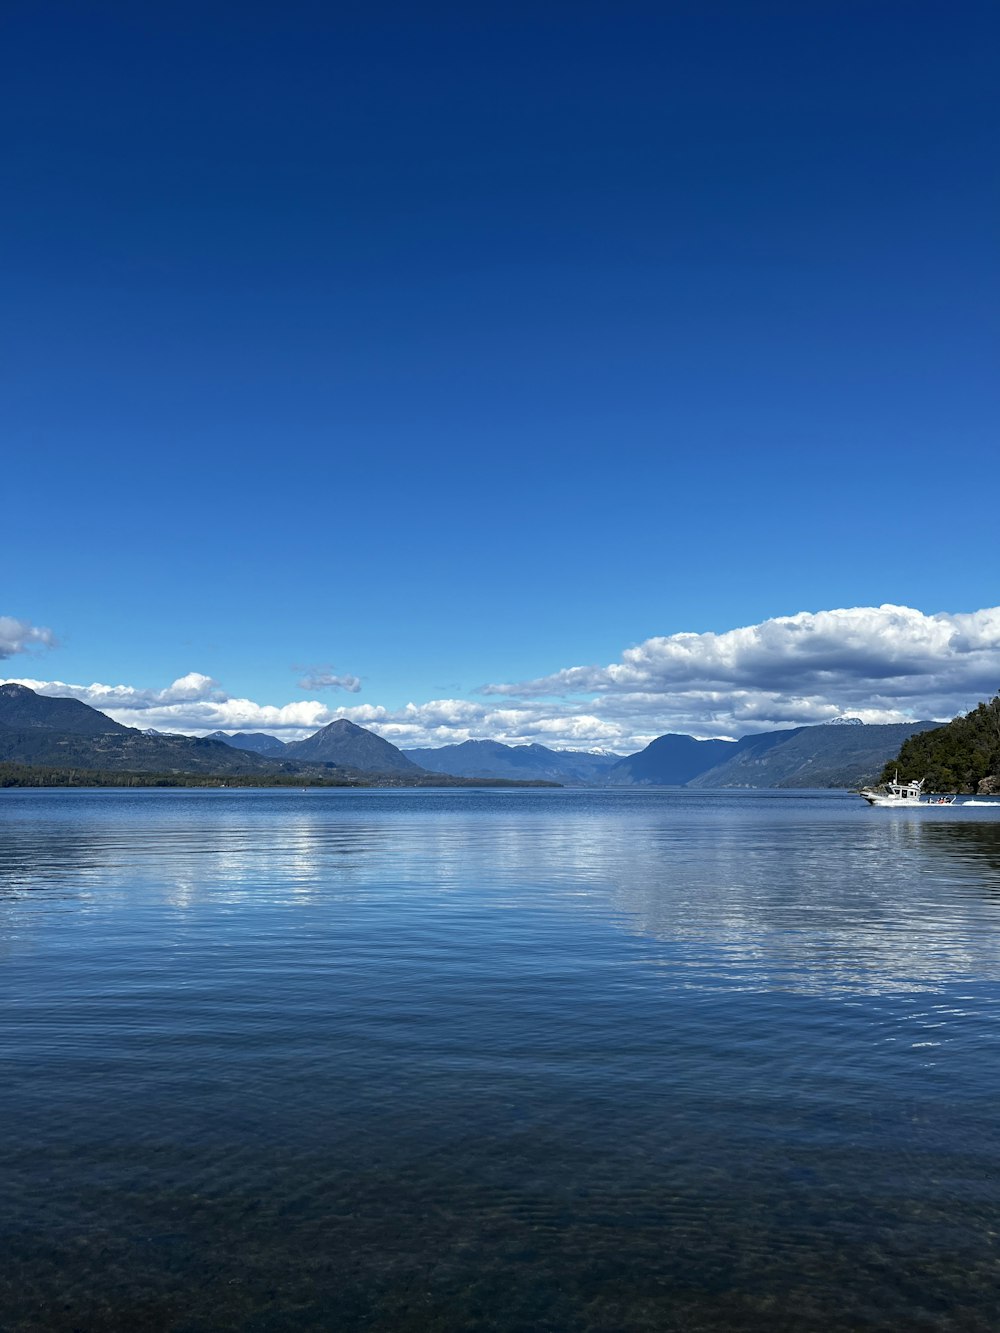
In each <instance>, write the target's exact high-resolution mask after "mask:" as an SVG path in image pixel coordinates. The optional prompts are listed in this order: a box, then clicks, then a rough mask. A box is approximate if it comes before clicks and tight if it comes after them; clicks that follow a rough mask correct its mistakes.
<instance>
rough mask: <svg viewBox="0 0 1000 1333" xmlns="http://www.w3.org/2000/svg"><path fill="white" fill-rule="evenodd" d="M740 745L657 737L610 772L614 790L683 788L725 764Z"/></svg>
mask: <svg viewBox="0 0 1000 1333" xmlns="http://www.w3.org/2000/svg"><path fill="white" fill-rule="evenodd" d="M738 744H739V742H738V741H719V740H711V741H696V740H695V739H694V737H693V736H679V735H675V734H674V733H668V734H667V735H666V736H657V738H656V740H655V741H650V743H649V744H648V745H647V746H646V748H645V749H644V750H640V751H639V753H638V754H630V755H628V756H627V757H626V758H625V759H620V760H619V761H618V763H616V764H614V765H613V767H612V768H611V769H610V770H609V771H608V774H607V782H608V785H609V786H613V787H683V786H684V785H685V784H686V783H688V782H690V781H691V779H692V778H695V777H697V776H698V774H699V773H704V772H705V771H706V769H709V768H714V767H715V766H716V765H717V764H720V763H722V762H723V760H724V759H725V758H728V756H729V755H730V754H731V753H732V752H733V750H734V748H735V747H736V746H737V745H738Z"/></svg>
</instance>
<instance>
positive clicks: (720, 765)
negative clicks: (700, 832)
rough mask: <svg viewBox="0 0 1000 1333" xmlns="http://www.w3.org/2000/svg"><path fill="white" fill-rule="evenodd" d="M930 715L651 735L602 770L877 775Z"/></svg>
mask: <svg viewBox="0 0 1000 1333" xmlns="http://www.w3.org/2000/svg"><path fill="white" fill-rule="evenodd" d="M937 725H938V724H937V723H935V722H904V723H899V724H895V725H891V726H878V725H875V726H872V725H866V724H865V723H863V722H861V721H860V720H859V719H857V718H851V719H838V720H837V721H836V722H834V723H828V724H826V725H823V726H818V727H789V728H787V729H785V730H783V731H765V732H760V733H759V734H758V735H756V736H744V737H743V738H742V739H741V740H738V741H721V740H709V741H697V740H694V738H693V737H691V736H676V735H666V736H658V737H657V739H656V740H655V741H651V742H650V744H649V745H647V746H646V748H645V750H641V751H640V752H639V753H638V754H633V755H629V756H628V757H627V758H626V759H622V760H621V761H620V762H619V763H617V764H615V766H614V767H613V768H612V769H611V771H610V772H609V773H608V775H607V782H608V784H609V786H643V787H680V786H687V787H699V788H706V787H854V786H859V785H860V784H861V783H864V782H870V781H872V780H873V779H874V778H876V777H877V776H878V773H879V771H880V769H881V768H882V765H883V764H884V763H885V761H886V759H887V758H888V757H889V756H890V755H893V754H895V753H896V751H897V750H898V749H899V747H900V745H901V744H902V743H903V741H904V740H905V739H906V737H908V736H912V735H913V734H914V732H917V731H924V730H927V729H929V728H932V727H935V726H937Z"/></svg>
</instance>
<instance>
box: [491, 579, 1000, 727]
mask: <svg viewBox="0 0 1000 1333" xmlns="http://www.w3.org/2000/svg"><path fill="white" fill-rule="evenodd" d="M998 686H1000V607H992V608H988V609H986V610H982V611H973V612H969V613H954V614H951V613H947V612H941V613H939V614H936V615H925V614H924V613H923V612H921V611H916V610H913V609H912V608H911V607H906V606H891V605H886V606H879V607H852V608H844V609H839V610H833V611H819V612H809V611H802V612H799V613H798V614H797V615H793V616H781V617H777V618H775V619H773V620H766V621H763V622H762V623H761V624H759V625H749V626H745V627H743V628H740V629H733V630H728V631H726V632H725V633H722V634H673V635H669V636H666V637H661V638H655V639H647V640H646V641H645V643H641V644H639V645H638V646H636V647H634V648H629V649H627V650H626V651H625V652H624V653H622V656H621V660H620V661H618V662H612V663H610V664H609V665H607V666H603V667H602V666H581V667H568V668H566V669H564V670H562V671H557V672H555V673H554V674H552V675H549V676H541V677H538V678H537V679H534V680H527V681H521V682H519V683H515V684H494V685H487V686H484V687H483V689H482V691H481V693H482V694H483V695H484V696H486V697H490V696H498V695H499V696H503V697H507V698H514V699H518V700H522V701H523V700H528V699H530V700H533V701H535V702H540V701H542V700H548V701H550V703H551V704H552V705H554V706H556V707H558V708H559V709H560V710H561V709H562V708H564V707H567V706H569V705H570V704H572V701H574V700H575V699H577V698H579V697H581V696H591V698H590V700H589V708H590V710H591V711H592V712H594V713H596V714H598V715H599V716H600V717H601V718H603V719H605V720H611V719H614V718H618V719H621V720H622V721H624V720H625V719H626V718H629V717H632V718H635V719H636V720H638V719H639V718H645V719H647V720H648V721H649V722H652V723H654V725H656V726H657V727H658V729H659V731H661V732H662V731H663V730H667V729H670V730H679V731H690V732H691V733H692V734H694V735H701V736H706V735H741V734H745V733H746V732H750V731H765V730H769V729H772V728H774V727H776V726H781V725H791V724H802V723H810V722H823V721H826V720H828V719H829V718H832V717H835V716H837V715H838V714H842V713H844V712H849V713H852V714H855V715H857V716H860V717H862V718H863V719H864V720H866V721H872V722H875V721H906V720H907V719H908V718H918V717H919V718H923V717H930V718H942V717H944V718H947V717H951V716H953V715H954V714H955V713H957V712H961V711H963V710H965V709H967V708H969V707H970V706H971V705H972V704H973V703H975V702H976V701H977V700H978V699H980V698H982V697H984V696H985V695H991V694H993V693H994V692H995V691H996V689H997V688H998Z"/></svg>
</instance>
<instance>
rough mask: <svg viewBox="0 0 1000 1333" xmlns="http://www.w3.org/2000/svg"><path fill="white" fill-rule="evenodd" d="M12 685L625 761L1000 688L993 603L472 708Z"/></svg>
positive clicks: (859, 619)
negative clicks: (670, 745) (671, 738)
mask: <svg viewBox="0 0 1000 1333" xmlns="http://www.w3.org/2000/svg"><path fill="white" fill-rule="evenodd" d="M3 623H4V622H2V621H0V624H3ZM18 623H20V622H18ZM45 633H48V631H45ZM325 674H327V673H325V672H322V671H320V672H318V673H317V680H316V682H315V683H314V684H313V686H312V688H316V689H319V688H340V689H347V690H349V691H350V692H351V693H356V692H357V691H356V690H354V689H352V688H351V685H349V684H344V683H343V682H344V681H355V680H356V679H357V678H355V677H331V680H336V681H337V682H338V683H337V684H330V685H320V684H319V679H320V678H322V677H323V676H324V675H325ZM304 679H306V678H304ZM20 683H21V684H25V685H28V686H30V687H31V688H32V689H36V690H38V691H39V692H40V693H43V694H50V695H58V694H66V695H72V696H73V697H74V698H77V699H82V700H83V701H84V702H85V703H89V704H91V705H92V706H94V707H95V708H99V709H101V711H102V712H105V713H108V714H110V716H112V717H113V718H115V720H116V721H118V722H124V723H125V724H126V725H129V726H139V727H155V728H156V729H157V730H160V731H179V732H190V733H202V732H207V731H214V730H216V729H221V730H224V731H235V730H246V731H269V732H273V733H274V734H275V735H278V736H280V737H281V738H282V739H284V740H296V739H299V738H300V737H302V736H306V735H309V734H310V733H311V732H313V731H315V730H316V729H317V728H318V727H321V726H324V725H325V724H326V723H327V722H331V721H333V720H334V718H337V717H347V718H349V719H350V720H351V721H352V722H356V723H357V724H358V725H359V726H363V727H369V728H371V730H373V731H376V732H378V733H379V735H382V736H384V737H385V738H386V739H387V740H390V741H392V742H393V743H394V744H396V745H400V746H402V747H404V748H407V747H415V746H434V745H445V744H451V743H455V742H458V741H464V740H470V739H485V738H490V739H495V740H501V741H505V742H507V743H508V744H525V743H530V742H532V741H535V742H538V743H540V744H543V745H549V746H552V747H553V748H557V749H558V748H566V749H609V750H616V751H618V752H620V753H623V754H625V753H631V752H634V751H635V750H638V749H641V748H642V747H643V746H644V745H646V744H648V742H649V741H650V740H652V739H653V738H654V737H655V736H659V735H662V734H663V733H664V732H667V731H678V732H686V733H688V734H690V735H692V736H698V737H702V738H704V737H709V736H728V737H737V736H743V735H747V734H748V733H753V732H759V731H771V730H775V729H777V728H780V727H786V726H801V725H807V724H813V723H819V722H827V721H830V720H831V719H833V718H835V717H838V716H843V715H844V714H849V715H851V716H855V717H860V718H862V719H863V720H864V721H866V722H906V721H910V720H916V719H922V718H932V719H941V720H946V719H948V718H950V717H953V716H955V715H956V714H957V713H960V712H965V711H967V710H968V709H969V708H971V707H973V706H974V705H975V704H976V703H977V702H978V701H979V700H980V699H983V698H988V697H991V696H992V695H993V694H995V693H996V692H997V690H998V688H1000V607H993V608H989V609H986V610H981V611H973V612H968V613H965V612H960V613H947V612H941V613H939V614H936V615H926V614H924V613H923V612H921V611H916V610H914V609H912V608H910V607H904V606H890V605H887V606H879V607H853V608H846V609H840V610H832V611H818V612H806V611H803V612H800V613H798V614H797V615H792V616H781V617H776V618H775V619H773V620H766V621H763V622H761V623H760V624H758V625H750V626H744V627H741V628H738V629H732V630H727V631H726V632H724V633H721V634H694V633H685V634H673V635H668V636H664V637H659V638H653V639H648V640H646V641H645V642H644V643H641V644H638V645H637V646H635V647H632V648H629V649H627V650H626V651H625V652H623V653H622V655H621V658H620V660H619V661H617V662H612V663H609V664H607V665H605V666H573V667H566V668H563V669H562V670H559V671H556V672H554V673H552V674H550V675H546V676H540V677H537V678H535V679H531V680H524V681H519V682H514V683H497V684H490V685H485V686H483V687H482V689H481V690H479V691H477V692H476V694H477V696H478V697H477V698H474V699H433V700H430V701H428V702H426V703H421V704H416V703H408V704H406V705H405V706H404V707H401V708H395V709H392V708H386V707H383V706H381V705H377V704H359V705H355V706H353V707H347V708H344V707H337V708H331V707H330V706H329V705H327V704H324V703H321V702H320V701H318V700H315V699H314V700H304V701H300V702H295V703H287V704H283V705H280V706H276V705H271V704H259V703H256V702H254V701H253V700H251V699H245V698H235V697H233V696H231V695H229V694H227V693H226V692H225V690H224V689H223V688H222V687H221V686H220V685H219V683H218V682H217V681H214V680H212V679H211V678H210V677H208V676H204V675H201V674H199V673H198V672H191V673H189V674H188V675H186V676H183V677H181V678H180V679H179V680H176V681H174V682H173V684H171V685H169V686H167V687H166V688H165V689H160V690H149V689H138V688H136V687H133V686H129V685H102V684H99V683H94V684H91V685H72V684H67V683H65V682H62V681H36V680H29V679H21V681H20Z"/></svg>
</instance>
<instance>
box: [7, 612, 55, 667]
mask: <svg viewBox="0 0 1000 1333" xmlns="http://www.w3.org/2000/svg"><path fill="white" fill-rule="evenodd" d="M55 642H56V636H55V635H54V634H53V633H52V631H51V630H50V629H44V628H42V627H41V626H39V625H30V624H29V623H28V621H26V620H17V619H16V618H15V617H14V616H0V661H2V660H3V659H4V658H7V657H13V656H14V654H15V653H27V652H31V650H32V649H34V648H54V647H55Z"/></svg>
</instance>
